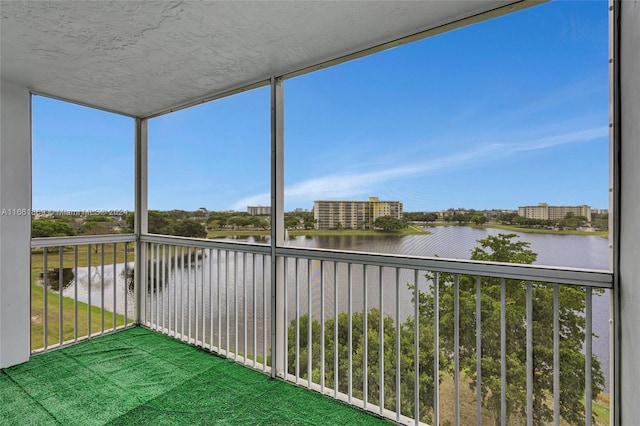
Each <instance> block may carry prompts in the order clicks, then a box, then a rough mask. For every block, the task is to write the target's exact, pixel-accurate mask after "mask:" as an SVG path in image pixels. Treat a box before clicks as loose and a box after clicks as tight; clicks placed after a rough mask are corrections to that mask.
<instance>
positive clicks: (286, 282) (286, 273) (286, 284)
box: [244, 257, 289, 380]
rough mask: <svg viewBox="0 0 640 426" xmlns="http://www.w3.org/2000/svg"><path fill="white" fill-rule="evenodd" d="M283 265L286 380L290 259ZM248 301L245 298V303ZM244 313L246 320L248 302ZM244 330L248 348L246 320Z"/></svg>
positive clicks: (286, 372)
mask: <svg viewBox="0 0 640 426" xmlns="http://www.w3.org/2000/svg"><path fill="white" fill-rule="evenodd" d="M283 264H284V266H283V268H284V277H283V278H284V282H283V286H284V300H283V301H282V302H283V305H284V308H283V312H284V321H283V322H284V330H283V333H284V339H282V340H283V342H282V343H283V348H282V350H283V351H282V354H283V356H284V372H283V374H284V378H285V380H286V379H287V376H288V374H289V347H288V344H289V335H288V334H289V318H288V312H289V304H288V301H289V258H288V257H285V258H284V259H283ZM246 300H247V299H246V297H245V301H246ZM244 311H245V319H246V317H247V314H246V312H247V304H246V302H245V304H244ZM244 329H245V339H244V346H245V348H246V346H247V338H246V336H247V326H246V320H245V327H244ZM245 351H246V349H245ZM245 359H246V358H245Z"/></svg>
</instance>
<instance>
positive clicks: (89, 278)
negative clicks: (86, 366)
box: [45, 244, 92, 337]
mask: <svg viewBox="0 0 640 426" xmlns="http://www.w3.org/2000/svg"><path fill="white" fill-rule="evenodd" d="M45 250H46V249H45ZM87 265H88V266H87V288H88V294H87V300H88V304H87V335H88V336H89V337H91V293H92V291H91V244H87ZM45 266H46V265H45Z"/></svg>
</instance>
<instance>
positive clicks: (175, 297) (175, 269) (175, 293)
mask: <svg viewBox="0 0 640 426" xmlns="http://www.w3.org/2000/svg"><path fill="white" fill-rule="evenodd" d="M178 267H179V262H178V246H173V335H174V337H176V338H178V285H180V286H181V285H182V281H178ZM181 303H182V302H181Z"/></svg>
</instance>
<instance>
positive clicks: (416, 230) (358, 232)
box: [207, 222, 609, 238]
mask: <svg viewBox="0 0 640 426" xmlns="http://www.w3.org/2000/svg"><path fill="white" fill-rule="evenodd" d="M440 226H466V227H469V228H489V229H500V230H503V231H508V232H521V233H530V234H552V235H580V236H594V237H602V238H608V237H609V232H607V231H593V232H589V231H571V230H569V231H555V230H552V229H539V228H521V227H518V226H511V225H502V224H498V223H485V224H483V225H473V224H457V223H447V222H430V223H424V224H421V225H418V224H412V225H409V226H408V227H407V228H405V229H401V230H399V231H380V230H368V229H340V230H318V229H288V230H286V231H285V232H287V233H288V235H289V236H290V237H300V236H305V237H315V236H325V235H327V236H371V237H385V236H386V237H388V236H405V235H428V234H430V233H431V232H429V230H428V229H422V228H421V227H425V228H431V227H440ZM269 235H271V231H269V230H246V229H236V230H231V229H229V230H217V231H209V232H208V233H207V238H225V237H249V236H252V237H256V236H264V237H268V236H269Z"/></svg>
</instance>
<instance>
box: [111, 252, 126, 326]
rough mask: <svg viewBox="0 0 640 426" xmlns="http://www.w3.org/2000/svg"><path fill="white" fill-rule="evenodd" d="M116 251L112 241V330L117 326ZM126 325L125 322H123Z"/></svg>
mask: <svg viewBox="0 0 640 426" xmlns="http://www.w3.org/2000/svg"><path fill="white" fill-rule="evenodd" d="M117 253H118V247H117V245H116V243H113V280H112V282H113V315H112V317H113V331H115V330H116V327H117V326H118V323H117V321H116V319H117V317H118V315H117V314H116V287H117V285H116V278H117V277H118V273H117V272H116V265H117V262H118V259H117V258H116V255H117ZM125 325H126V323H125Z"/></svg>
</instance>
